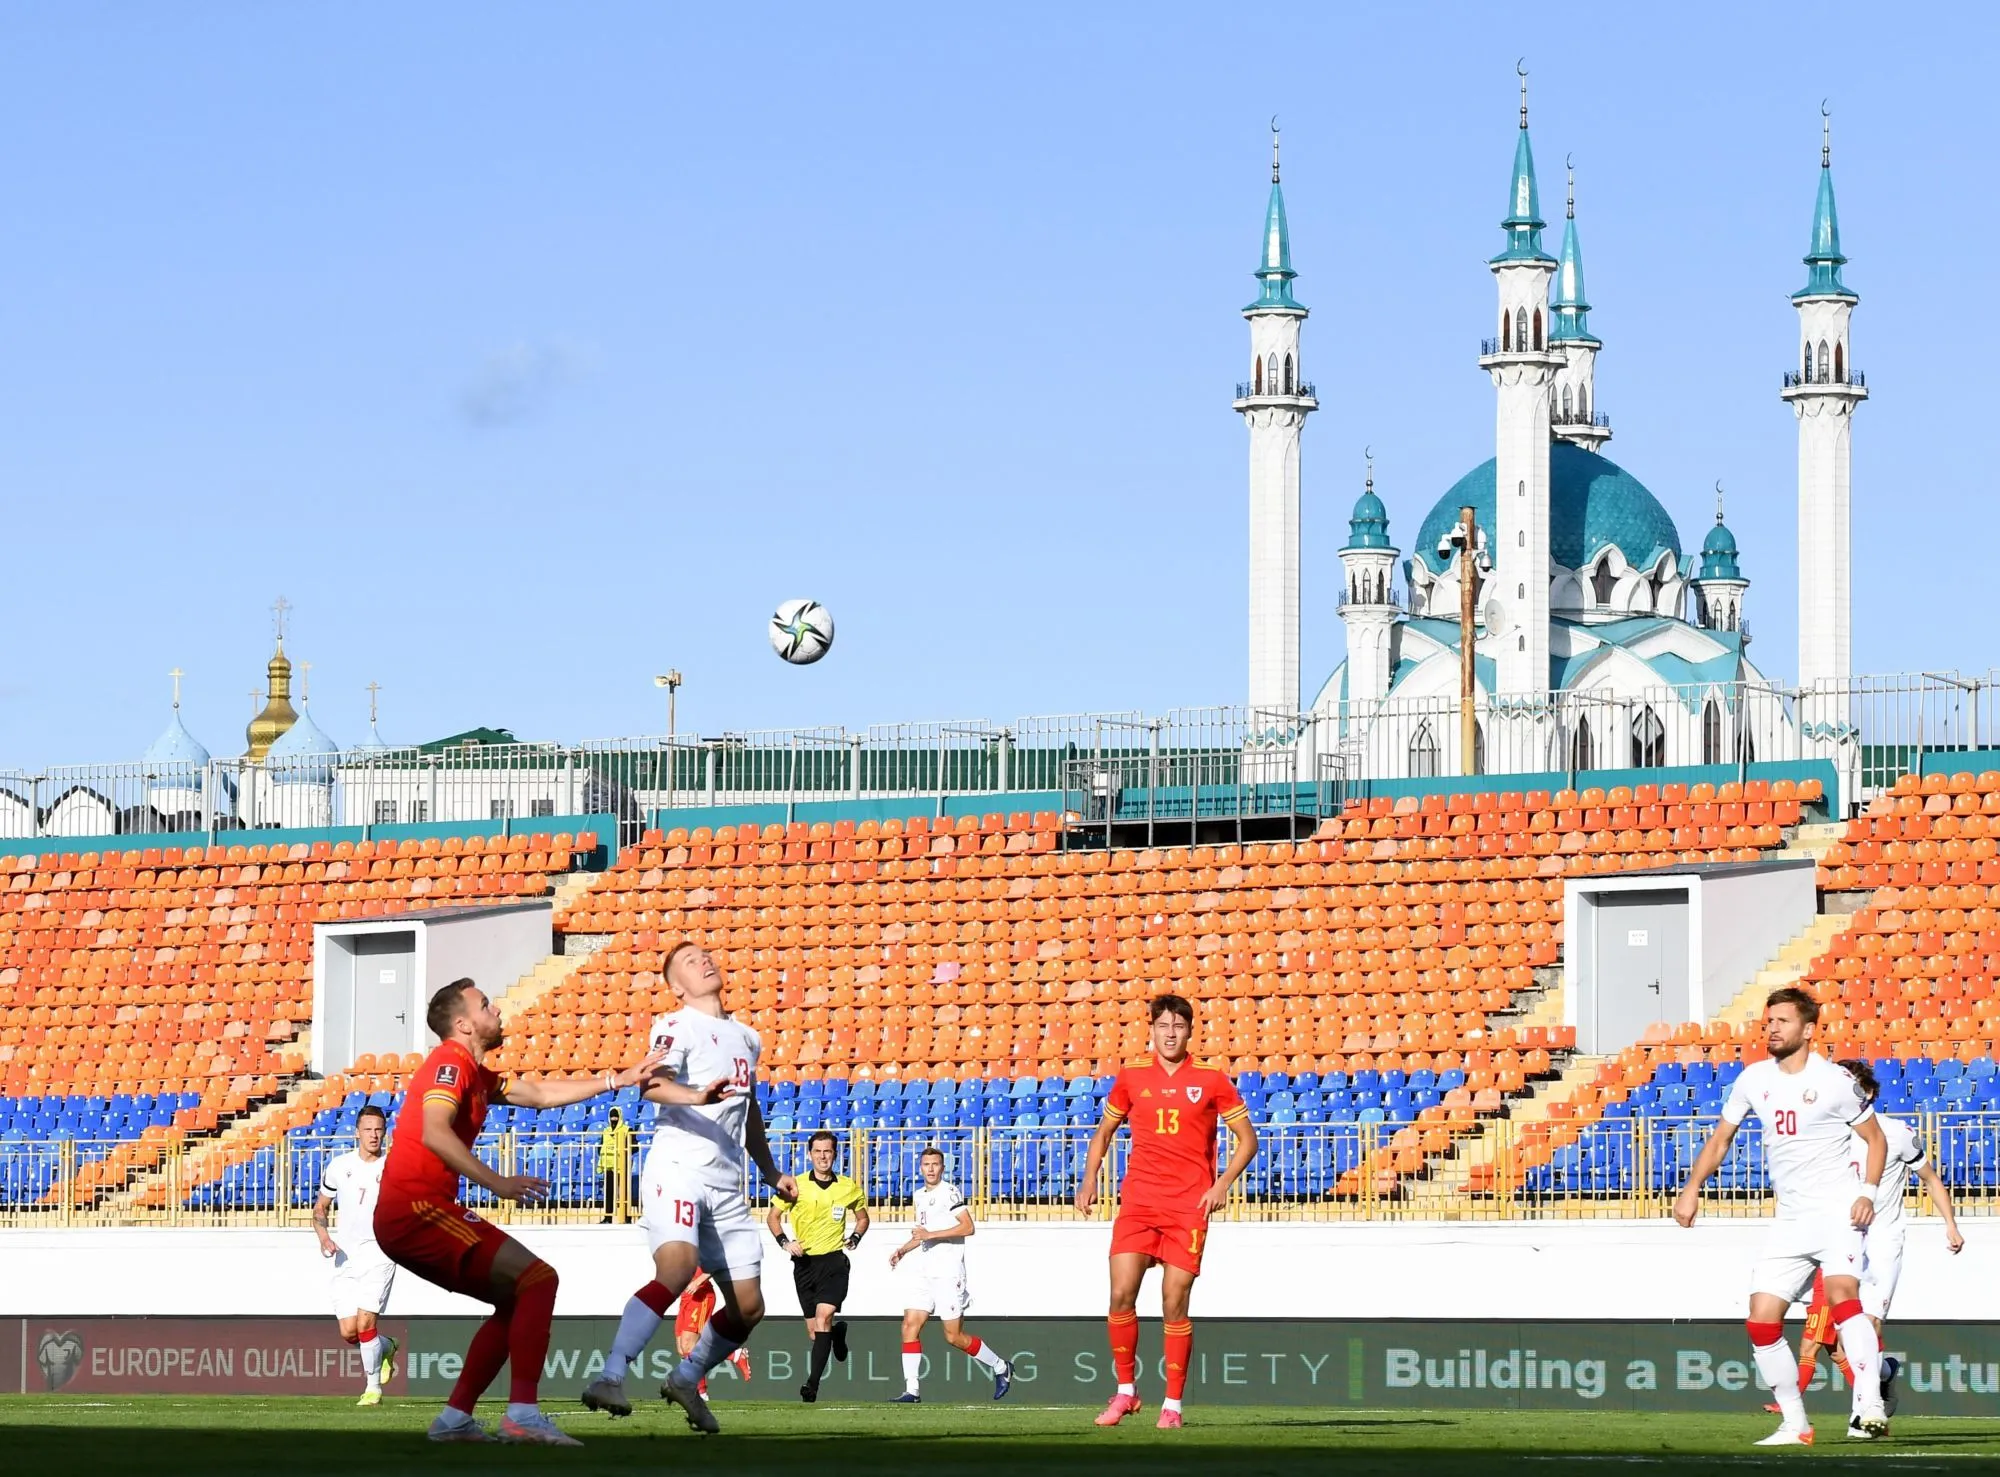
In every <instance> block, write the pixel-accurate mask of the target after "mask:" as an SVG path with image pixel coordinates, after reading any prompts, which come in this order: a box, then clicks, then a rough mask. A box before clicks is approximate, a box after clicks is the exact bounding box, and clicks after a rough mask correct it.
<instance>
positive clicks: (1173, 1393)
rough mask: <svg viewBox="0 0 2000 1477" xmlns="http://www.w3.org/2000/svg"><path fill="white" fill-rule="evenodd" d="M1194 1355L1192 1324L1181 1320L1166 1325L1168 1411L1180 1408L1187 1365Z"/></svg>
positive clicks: (1185, 1385)
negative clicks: (1169, 1402) (1169, 1404)
mask: <svg viewBox="0 0 2000 1477" xmlns="http://www.w3.org/2000/svg"><path fill="white" fill-rule="evenodd" d="M1193 1353H1194V1324H1193V1323H1191V1322H1188V1321H1187V1320H1185V1319H1183V1320H1182V1321H1181V1322H1179V1323H1169V1324H1168V1325H1167V1399H1168V1400H1169V1401H1171V1402H1172V1405H1171V1406H1170V1409H1173V1410H1179V1409H1180V1408H1181V1404H1180V1402H1181V1392H1182V1391H1184V1390H1186V1389H1187V1376H1188V1363H1189V1361H1190V1359H1191V1358H1192V1356H1193Z"/></svg>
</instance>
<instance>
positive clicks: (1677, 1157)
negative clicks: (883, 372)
mask: <svg viewBox="0 0 2000 1477" xmlns="http://www.w3.org/2000/svg"><path fill="white" fill-rule="evenodd" d="M1909 1121H1910V1122H1912V1124H1913V1125H1915V1126H1916V1127H1917V1129H1918V1131H1919V1133H1920V1135H1921V1137H1922V1140H1923V1142H1924V1144H1925V1147H1926V1152H1927V1153H1928V1154H1929V1155H1930V1158H1931V1160H1932V1162H1933V1163H1934V1164H1936V1165H1937V1167H1938V1170H1939V1172H1940V1174H1941V1175H1942V1176H1943V1178H1944V1180H1945V1183H1946V1184H1947V1185H1948V1186H1949V1187H1950V1189H1951V1191H1952V1195H1953V1198H1954V1201H1955V1202H1956V1204H1957V1206H1958V1208H1959V1209H1960V1210H1961V1211H1962V1212H1964V1213H1967V1214H1974V1215H1980V1214H1987V1215H1990V1214H1994V1213H1995V1212H1996V1211H2000V1114H1990V1113H1953V1112H1933V1113H1922V1114H1913V1115H1909ZM1713 1127H1714V1120H1712V1119H1693V1118H1630V1119H1606V1120H1600V1121H1599V1122H1598V1123H1596V1124H1594V1125H1591V1126H1590V1127H1588V1128H1586V1129H1584V1130H1583V1131H1582V1132H1581V1133H1580V1134H1579V1135H1578V1137H1577V1138H1576V1139H1575V1141H1574V1142H1573V1143H1571V1144H1567V1145H1563V1146H1561V1147H1558V1148H1555V1149H1554V1150H1553V1151H1551V1149H1550V1148H1549V1146H1548V1141H1547V1137H1546V1130H1547V1128H1548V1125H1546V1124H1539V1125H1529V1126H1522V1125H1517V1124H1514V1123H1512V1122H1511V1121H1509V1120H1506V1119H1499V1120H1494V1121H1493V1122H1492V1123H1491V1124H1490V1125H1489V1127H1488V1134H1487V1136H1486V1137H1485V1138H1484V1139H1475V1140H1471V1141H1469V1142H1470V1143H1471V1144H1472V1145H1474V1146H1475V1147H1474V1149H1473V1151H1472V1157H1471V1158H1470V1159H1468V1160H1467V1161H1466V1163H1465V1164H1464V1165H1462V1166H1461V1167H1460V1169H1459V1170H1458V1171H1457V1172H1454V1171H1453V1170H1451V1169H1450V1168H1446V1169H1444V1170H1441V1171H1434V1172H1433V1174H1432V1176H1431V1177H1430V1178H1428V1179H1421V1178H1420V1179H1416V1180H1410V1179H1407V1178H1406V1179H1404V1180H1403V1181H1402V1182H1401V1183H1400V1184H1395V1185H1394V1187H1393V1188H1385V1186H1390V1185H1391V1184H1392V1183H1393V1181H1392V1179H1391V1177H1389V1176H1386V1175H1378V1174H1377V1173H1375V1172H1374V1166H1377V1165H1379V1164H1381V1163H1382V1162H1383V1156H1384V1155H1386V1154H1388V1153H1389V1152H1392V1146H1393V1145H1394V1144H1395V1142H1396V1138H1397V1135H1398V1134H1400V1133H1405V1132H1407V1131H1408V1127H1407V1125H1401V1124H1396V1123H1389V1122H1383V1123H1360V1122H1343V1123H1318V1124H1302V1123H1274V1124H1267V1125H1263V1126H1261V1127H1259V1128H1258V1130H1257V1132H1258V1139H1259V1152H1258V1155H1257V1158H1256V1159H1255V1160H1253V1161H1252V1163H1251V1166H1250V1169H1249V1171H1248V1172H1247V1173H1246V1174H1245V1175H1244V1176H1243V1178H1242V1179H1241V1180H1239V1181H1238V1183H1237V1184H1236V1185H1235V1186H1234V1187H1233V1188H1232V1190H1231V1193H1230V1196H1229V1202H1228V1204H1227V1206H1226V1207H1225V1208H1224V1209H1223V1211H1222V1212H1221V1213H1220V1215H1219V1216H1218V1217H1217V1218H1218V1219H1220V1220H1225V1221H1262V1220H1313V1221H1319V1220H1327V1221H1398V1220H1437V1219H1453V1220H1492V1221H1510V1220H1513V1221H1518V1220H1548V1219H1561V1220H1572V1219H1591V1218H1602V1219H1645V1218H1656V1217H1661V1216H1665V1215H1667V1214H1668V1213H1669V1211H1670V1209H1671V1206H1672V1203H1673V1199H1674V1196H1675V1195H1676V1194H1677V1193H1678V1192H1679V1190H1680V1187H1681V1185H1682V1184H1683V1183H1684V1182H1685V1180H1686V1177H1687V1171H1688V1168H1689V1166H1690V1165H1692V1164H1693V1162H1694V1157H1695V1154H1696V1153H1697V1152H1698V1151H1699V1149H1700V1147H1701V1144H1702V1142H1703V1141H1704V1140H1705V1139H1706V1138H1707V1136H1708V1134H1709V1132H1710V1130H1711V1129H1712V1128H1713ZM1092 1131H1093V1130H1092V1129H1091V1128H1090V1127H1089V1126H1087V1125H1085V1126H1078V1125H1046V1126H1041V1127H1030V1128H1009V1127H980V1128H971V1127H954V1126H939V1127H936V1128H918V1127H910V1128H851V1129H849V1130H847V1131H846V1132H845V1133H844V1134H843V1135H842V1139H843V1150H844V1153H843V1155H842V1161H841V1162H842V1166H843V1169H844V1172H846V1173H849V1174H852V1175H853V1176H854V1177H855V1178H856V1179H857V1180H858V1181H860V1183H861V1185H862V1187H863V1189H864V1191H865V1192H866V1194H867V1196H868V1201H869V1203H870V1205H872V1206H875V1207H877V1208H878V1213H883V1212H884V1211H886V1212H887V1213H893V1212H894V1210H895V1209H896V1208H897V1207H899V1206H902V1207H906V1206H907V1205H908V1204H909V1200H910V1196H911V1195H912V1194H913V1193H914V1191H915V1190H916V1188H917V1186H918V1185H919V1184H921V1183H922V1177H921V1174H920V1173H919V1170H918V1167H917V1161H918V1158H919V1156H920V1155H921V1154H922V1152H923V1150H924V1149H925V1148H927V1147H930V1146H933V1145H935V1146H936V1147H937V1148H939V1149H940V1150H941V1151H942V1152H943V1153H944V1156H945V1176H946V1178H948V1179H950V1180H951V1181H952V1182H953V1183H955V1184H956V1185H958V1187H959V1188H960V1189H961V1190H963V1191H964V1192H965V1194H966V1196H967V1198H968V1199H969V1201H970V1202H971V1205H972V1209H973V1213H974V1215H975V1216H976V1217H978V1218H980V1219H984V1220H995V1221H1003V1220H1004V1221H1033V1220H1067V1219H1071V1218H1073V1216H1074V1214H1075V1212H1074V1209H1073V1207H1072V1204H1071V1201H1072V1198H1073V1197H1074V1195H1075V1193H1076V1187H1077V1184H1078V1181H1079V1179H1080V1177H1081V1175H1082V1172H1083V1168H1084V1165H1085V1162H1086V1158H1087V1154H1088V1149H1089V1144H1090V1137H1091V1133H1092ZM810 1134H811V1130H808V1129H798V1130H795V1131H791V1132H786V1133H781V1134H774V1135H772V1144H771V1147H772V1152H773V1154H774V1155H775V1156H776V1158H777V1161H778V1163H779V1164H780V1165H781V1166H783V1167H785V1168H787V1169H789V1170H790V1171H791V1172H793V1173H797V1174H802V1173H804V1172H805V1166H806V1143H807V1140H808V1138H809V1137H810ZM1126 1143H1127V1139H1126V1138H1124V1137H1120V1138H1118V1139H1116V1140H1114V1141H1113V1146H1112V1153H1111V1154H1110V1155H1109V1156H1108V1157H1107V1162H1106V1164H1105V1166H1104V1167H1103V1169H1102V1171H1101V1178H1100V1182H1099V1186H1098V1203H1097V1206H1096V1208H1095V1210H1094V1212H1093V1215H1094V1217H1095V1218H1096V1219H1100V1220H1102V1219H1109V1218H1110V1217H1111V1216H1112V1215H1114V1214H1115V1213H1116V1209H1117V1184H1118V1180H1119V1178H1120V1176H1121V1175H1122V1174H1123V1171H1124V1153H1125V1145H1126ZM353 1147H354V1141H353V1139H352V1138H351V1137H347V1136H331V1135H313V1134H296V1133H295V1134H293V1135H292V1136H291V1137H290V1138H289V1139H288V1140H287V1141H286V1142H285V1144H284V1145H283V1147H282V1148H281V1149H277V1150H273V1149H265V1150H261V1151H259V1152H258V1153H257V1154H255V1155H253V1156H251V1157H250V1158H248V1159H245V1160H243V1161H241V1162H239V1163H235V1164H231V1165H230V1166H228V1167H227V1168H225V1169H224V1170H223V1171H222V1172H221V1173H220V1174H219V1175H214V1174H208V1175H202V1174H199V1173H198V1170H199V1166H200V1160H201V1156H202V1154H203V1153H204V1152H205V1151H207V1149H208V1146H204V1145H201V1144H188V1145H160V1146H158V1152H157V1155H156V1156H154V1155H147V1156H143V1157H142V1158H141V1160H140V1161H139V1162H138V1163H137V1164H136V1165H135V1166H134V1167H132V1168H131V1169H130V1170H128V1171H127V1172H126V1178H125V1179H124V1180H123V1181H121V1182H117V1183H109V1184H107V1182H106V1179H105V1177H104V1175H103V1174H102V1173H101V1166H102V1165H103V1163H104V1161H105V1160H106V1159H107V1157H108V1156H110V1155H111V1154H112V1153H113V1152H114V1151H115V1150H118V1149H120V1148H123V1149H126V1150H128V1151H129V1150H130V1148H131V1145H130V1143H129V1141H126V1142H123V1143H119V1144H113V1143H108V1142H107V1143H99V1142H91V1141H85V1140H76V1139H49V1140H41V1141H28V1142H5V1143H0V1226H5V1227H15V1228H21V1227H39V1228H62V1227H67V1226H86V1225H168V1226H201V1225H261V1226H301V1227H303V1226H306V1225H308V1224H310V1221H311V1207H312V1204H313V1201H314V1200H315V1199H316V1198H317V1196H318V1193H319V1185H320V1177H321V1174H322V1173H323V1171H324V1169H325V1166H326V1163H327V1161H328V1160H330V1159H332V1158H333V1157H334V1156H336V1155H338V1154H342V1153H345V1152H347V1151H348V1150H349V1149H351V1148H353ZM477 1152H478V1153H479V1154H480V1156H481V1157H482V1158H483V1159H485V1160H486V1161H487V1162H488V1163H490V1164H493V1165H495V1166H496V1167H497V1168H499V1169H500V1170H501V1171H502V1172H503V1173H508V1174H533V1175H539V1176H541V1177H542V1178H544V1179H546V1180H548V1181H549V1182H550V1197H549V1199H548V1200H547V1201H546V1202H544V1203H542V1204H540V1205H535V1206H516V1205H506V1204H502V1203H496V1202H494V1201H493V1200H492V1199H491V1197H490V1196H488V1195H487V1194H486V1193H485V1192H484V1191H482V1190H479V1189H477V1188H474V1187H471V1186H468V1187H466V1203H467V1204H468V1205H472V1206H476V1207H478V1208H480V1209H481V1210H482V1211H483V1212H484V1213H486V1214H489V1215H491V1216H492V1217H493V1218H494V1219H495V1220H498V1221H502V1222H506V1223H511V1224H540V1223H550V1222H577V1221H590V1220H602V1219H605V1218H607V1217H608V1218H609V1219H611V1220H613V1221H619V1222H623V1221H629V1220H632V1219H635V1218H636V1216H637V1194H636V1191H637V1178H638V1171H639V1163H640V1159H641V1157H642V1155H643V1148H642V1147H635V1148H632V1149H629V1150H627V1151H626V1152H625V1153H623V1154H621V1155H620V1156H619V1157H618V1160H617V1161H616V1162H614V1163H611V1164H609V1165H605V1164H601V1163H600V1162H599V1158H598V1135H597V1134H596V1133H594V1132H587V1131H585V1132H550V1133H537V1132H534V1131H533V1130H527V1131H522V1130H515V1131H512V1132H509V1133H505V1134H497V1135H492V1136H490V1137H488V1138H487V1139H484V1140H482V1141H481V1142H480V1144H479V1145H478V1149H477ZM1224 1152H1226V1149H1225V1150H1224ZM1475 1166H1484V1167H1485V1173H1484V1174H1483V1175H1481V1176H1480V1177H1479V1178H1478V1179H1477V1180H1476V1181H1475V1179H1474V1177H1473V1175H1472V1173H1471V1170H1472V1169H1473V1168H1474V1167H1475ZM1475 1185H1479V1186H1483V1188H1475ZM750 1188H751V1191H752V1195H751V1198H752V1200H753V1202H754V1203H756V1204H757V1205H759V1206H763V1205H767V1204H768V1203H769V1193H768V1191H767V1190H766V1189H765V1188H764V1187H763V1185H762V1184H761V1182H759V1183H757V1184H754V1185H753V1186H752V1187H750ZM1908 1201H1909V1205H1910V1207H1911V1209H1912V1210H1913V1211H1915V1212H1916V1213H1917V1214H1919V1215H1924V1214H1928V1213H1929V1202H1928V1200H1927V1199H1926V1197H1924V1196H1923V1194H1922V1193H1921V1191H1917V1190H1912V1191H1911V1192H1909V1196H1908ZM1703 1208H1704V1213H1705V1214H1707V1215H1711V1216H1716V1215H1720V1216H1735V1217H1754V1216H1761V1215H1767V1214H1769V1213H1770V1211H1771V1209H1772V1202H1771V1198H1770V1183H1769V1179H1768V1175H1767V1172H1766V1168H1765V1165H1764V1155H1763V1151H1762V1145H1761V1140H1760V1136H1759V1133H1758V1130H1757V1128H1756V1126H1755V1125H1754V1124H1750V1125H1746V1127H1745V1128H1744V1130H1743V1131H1742V1132H1741V1133H1739V1134H1738V1135H1737V1139H1736V1143H1735V1145H1734V1146H1733V1148H1732V1150H1731V1152H1730V1155H1729V1158H1728V1159H1727V1160H1726V1161H1725V1162H1724V1164H1723V1167H1722V1169H1721V1171H1720V1172H1719V1173H1718V1174H1717V1175H1716V1177H1715V1179H1714V1180H1713V1181H1712V1182H1711V1183H1710V1186H1709V1188H1708V1191H1707V1193H1706V1195H1705V1197H1704V1200H1703Z"/></svg>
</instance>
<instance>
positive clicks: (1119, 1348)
mask: <svg viewBox="0 0 2000 1477" xmlns="http://www.w3.org/2000/svg"><path fill="white" fill-rule="evenodd" d="M1104 1322H1105V1325H1106V1326H1107V1327H1108V1328H1109V1329H1110V1330H1111V1367H1112V1369H1113V1370H1114V1371H1116V1373H1117V1375H1118V1393H1119V1394H1121V1395H1130V1394H1131V1393H1132V1392H1133V1382H1134V1381H1135V1380H1137V1379H1138V1378H1139V1315H1138V1314H1137V1313H1112V1314H1110V1315H1109V1316H1108V1317H1106V1318H1105V1320H1104Z"/></svg>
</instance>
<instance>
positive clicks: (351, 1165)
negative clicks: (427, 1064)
mask: <svg viewBox="0 0 2000 1477" xmlns="http://www.w3.org/2000/svg"><path fill="white" fill-rule="evenodd" d="M388 1131H389V1115H388V1114H387V1113H384V1112H383V1111H382V1110H381V1109H380V1108H378V1107H376V1106H375V1105H374V1104H373V1103H369V1104H367V1105H366V1106H365V1107H363V1108H362V1110H361V1112H360V1114H359V1115H358V1116H357V1117H356V1119H355V1123H354V1148H353V1149H351V1150H349V1151H348V1152H347V1153H345V1154H342V1155H340V1156H339V1157H337V1158H334V1159H329V1160H328V1161H327V1164H326V1173H325V1174H323V1175H321V1176H320V1185H319V1199H317V1200H315V1201H314V1202H313V1212H312V1214H313V1234H314V1235H316V1236H318V1237H319V1254H320V1255H321V1256H323V1257H331V1258H332V1259H333V1279H332V1280H333V1316H334V1317H335V1318H337V1319H339V1320H340V1336H341V1337H342V1338H343V1339H345V1340H347V1342H348V1343H350V1344H352V1345H353V1346H354V1347H355V1348H357V1349H359V1350H360V1351H361V1368H362V1371H363V1373H364V1374H365V1376H366V1378H367V1381H368V1384H367V1388H365V1389H364V1390H363V1391H362V1392H361V1398H360V1399H359V1400H357V1401H356V1402H355V1404H357V1405H380V1404H381V1403H382V1382H383V1381H384V1380H386V1379H388V1378H389V1377H390V1376H391V1375H393V1374H394V1373H395V1368H396V1341H395V1340H394V1339H392V1338H390V1337H389V1335H387V1334H386V1333H382V1332H380V1331H379V1330H378V1328H377V1327H376V1324H377V1322H378V1320H379V1319H380V1318H381V1316H382V1314H383V1312H384V1310H385V1309H387V1308H388V1306H389V1287H390V1285H391V1284H392V1283H394V1282H395V1280H396V1264H395V1263H394V1262H392V1261H390V1260H389V1259H388V1258H387V1257H386V1256H384V1255H382V1248H381V1247H379V1246H377V1245H376V1244H375V1202H376V1201H377V1200H379V1199H380V1198H381V1195H382V1140H383V1138H384V1137H386V1136H387V1134H388ZM336 1209H337V1211H338V1214H339V1217H340V1219H339V1220H338V1222H337V1223H336V1225H337V1227H338V1230H339V1233H340V1239H339V1240H338V1241H335V1240H334V1239H333V1228H330V1227H329V1226H328V1225H327V1220H326V1215H327V1212H328V1211H329V1210H336Z"/></svg>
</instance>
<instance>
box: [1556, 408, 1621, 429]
mask: <svg viewBox="0 0 2000 1477" xmlns="http://www.w3.org/2000/svg"><path fill="white" fill-rule="evenodd" d="M1549 423H1550V424H1551V425H1557V426H1597V427H1600V428H1602V429H1605V430H1609V429H1610V427H1611V416H1610V415H1609V414H1608V413H1607V412H1605V411H1602V410H1591V411H1575V410H1572V411H1569V412H1567V413H1565V412H1563V411H1560V410H1558V411H1556V412H1555V413H1554V414H1553V415H1551V416H1550V417H1549Z"/></svg>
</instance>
